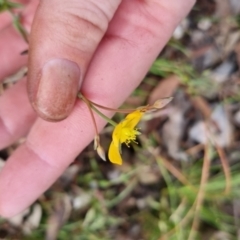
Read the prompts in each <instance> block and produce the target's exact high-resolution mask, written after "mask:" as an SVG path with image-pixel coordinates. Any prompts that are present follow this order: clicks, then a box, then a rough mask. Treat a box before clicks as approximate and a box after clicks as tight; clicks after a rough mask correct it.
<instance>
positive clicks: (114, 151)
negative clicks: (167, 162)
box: [108, 110, 144, 165]
mask: <svg viewBox="0 0 240 240" xmlns="http://www.w3.org/2000/svg"><path fill="white" fill-rule="evenodd" d="M143 114H144V112H142V111H140V110H136V111H134V112H132V113H130V114H128V115H127V116H126V118H125V119H124V120H123V121H121V122H120V123H119V124H118V125H117V126H116V127H115V129H114V131H113V134H112V142H111V144H110V148H109V152H108V157H109V160H110V161H111V162H112V163H114V164H118V165H121V164H122V157H121V144H122V143H126V145H127V146H129V143H130V142H136V136H137V135H139V134H140V132H139V131H138V130H137V129H136V125H137V124H138V123H139V121H140V120H141V118H142V116H143Z"/></svg>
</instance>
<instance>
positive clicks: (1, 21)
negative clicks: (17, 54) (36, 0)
mask: <svg viewBox="0 0 240 240" xmlns="http://www.w3.org/2000/svg"><path fill="white" fill-rule="evenodd" d="M28 2H29V0H15V1H14V3H20V4H21V5H22V6H21V7H20V6H19V7H18V8H15V9H12V11H13V12H14V13H15V14H18V13H19V12H20V11H21V10H22V8H23V7H24V5H26V4H27V3H28ZM11 22H12V16H11V14H10V13H9V11H4V12H2V13H1V14H0V31H1V30H2V29H3V28H5V27H6V26H7V25H9V24H10V23H11Z"/></svg>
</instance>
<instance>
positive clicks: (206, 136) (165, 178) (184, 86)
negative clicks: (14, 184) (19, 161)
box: [0, 0, 240, 240]
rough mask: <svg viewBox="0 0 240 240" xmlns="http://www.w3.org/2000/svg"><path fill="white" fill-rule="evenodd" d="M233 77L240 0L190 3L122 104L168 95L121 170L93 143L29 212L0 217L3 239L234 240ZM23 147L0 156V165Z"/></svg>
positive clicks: (239, 161) (236, 127)
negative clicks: (190, 6)
mask: <svg viewBox="0 0 240 240" xmlns="http://www.w3.org/2000/svg"><path fill="white" fill-rule="evenodd" d="M0 3H1V1H0ZM159 31H161V29H159ZM239 70H240V1H239V0H199V1H197V4H196V5H195V7H194V8H193V10H192V11H191V12H190V14H189V16H188V17H187V18H186V19H184V20H183V21H182V22H181V24H180V25H179V26H178V27H177V29H176V30H175V32H174V34H173V37H172V39H171V40H170V41H169V43H168V44H167V46H166V47H165V48H164V50H163V51H162V53H161V54H160V55H159V57H158V59H157V60H156V61H155V62H154V64H153V66H152V67H151V69H150V70H149V73H148V74H147V76H146V77H145V79H144V80H143V81H142V83H141V85H140V86H139V87H138V88H137V89H136V90H135V91H134V93H133V94H132V95H131V96H130V97H129V98H128V99H127V100H126V102H125V104H124V105H123V106H122V107H123V108H134V107H139V106H141V105H145V104H147V103H154V102H155V101H156V100H157V99H160V98H164V97H169V96H173V97H174V99H173V101H172V102H171V103H170V104H169V105H168V106H167V107H166V108H164V109H162V110H160V111H158V112H152V113H149V114H146V115H145V117H144V118H143V120H142V121H141V123H140V124H139V128H140V131H141V132H142V134H141V135H140V136H139V137H138V140H137V141H138V144H132V145H131V147H130V148H127V147H125V146H123V159H124V163H123V165H122V166H117V165H112V164H111V163H109V162H103V161H102V160H101V159H100V158H99V156H98V155H97V154H96V152H95V151H94V150H93V145H92V144H91V145H90V146H89V147H87V148H86V149H85V150H84V151H83V152H82V153H81V154H80V155H79V156H78V157H77V159H76V160H75V161H74V163H73V164H72V165H71V166H69V168H68V169H67V170H66V171H65V172H64V173H63V175H62V176H61V177H60V179H58V180H57V181H56V183H55V184H54V185H53V186H52V187H51V188H50V189H49V190H48V191H47V192H45V193H44V194H43V195H42V196H41V197H40V198H39V199H38V200H37V201H36V202H35V203H34V204H33V205H32V206H31V207H29V209H27V210H26V211H24V212H23V213H22V214H19V215H18V216H16V217H14V218H12V219H9V220H6V219H0V239H24V240H25V239H26V240H30V239H46V240H55V239H59V240H65V239H73V240H75V239H76V240H95V239H97V240H111V239H115V240H123V239H124V240H161V239H162V240H168V239H170V240H175V239H176V240H186V239H189V240H191V239H192V240H195V239H203V240H205V239H211V240H228V239H229V240H232V239H240V71H239ZM14 79H16V78H14ZM14 81H15V80H14ZM14 81H11V80H9V79H7V81H5V82H4V83H3V85H2V89H4V88H7V87H9V86H11V85H12V84H14V83H13V82H14ZM114 118H115V120H116V121H120V120H121V119H123V118H124V115H122V114H117V115H115V117H114ZM112 131H113V128H112V127H111V126H107V127H106V128H105V129H104V130H103V131H102V133H101V143H102V145H103V147H104V149H108V147H109V144H110V142H111V133H112ZM23 140H24V139H21V140H20V141H19V142H17V143H15V144H14V145H13V146H11V147H9V148H7V149H4V150H3V151H1V152H0V168H1V167H2V166H4V164H5V161H6V159H7V158H8V156H9V155H10V154H11V153H12V152H13V150H14V149H15V148H16V147H17V146H18V145H19V144H20V143H21V141H23ZM22 187H23V188H24V186H22Z"/></svg>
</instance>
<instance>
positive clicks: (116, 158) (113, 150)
mask: <svg viewBox="0 0 240 240" xmlns="http://www.w3.org/2000/svg"><path fill="white" fill-rule="evenodd" d="M108 158H109V160H110V161H111V162H112V163H114V164H118V165H122V157H121V155H120V153H119V148H118V147H116V146H115V144H114V143H113V142H111V144H110V148H109V151H108Z"/></svg>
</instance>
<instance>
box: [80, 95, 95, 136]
mask: <svg viewBox="0 0 240 240" xmlns="http://www.w3.org/2000/svg"><path fill="white" fill-rule="evenodd" d="M82 100H83V101H84V102H85V103H86V105H87V107H88V109H89V112H90V115H91V118H92V121H93V125H94V129H95V132H96V135H98V129H97V124H96V121H95V118H94V115H93V111H92V108H91V103H90V102H89V101H88V100H87V99H86V98H82Z"/></svg>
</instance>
